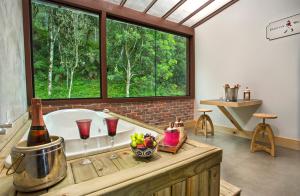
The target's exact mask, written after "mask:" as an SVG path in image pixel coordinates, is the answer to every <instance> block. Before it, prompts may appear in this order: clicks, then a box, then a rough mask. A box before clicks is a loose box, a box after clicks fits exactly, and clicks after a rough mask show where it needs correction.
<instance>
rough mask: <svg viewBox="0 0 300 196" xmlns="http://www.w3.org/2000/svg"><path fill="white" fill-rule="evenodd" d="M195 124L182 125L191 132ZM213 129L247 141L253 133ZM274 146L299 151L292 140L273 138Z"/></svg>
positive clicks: (299, 146) (295, 141)
mask: <svg viewBox="0 0 300 196" xmlns="http://www.w3.org/2000/svg"><path fill="white" fill-rule="evenodd" d="M195 124H196V120H192V121H188V122H186V123H185V124H184V125H185V128H187V129H190V130H191V131H192V130H193V128H194V126H195ZM214 127H215V132H221V133H226V134H229V135H234V136H237V137H242V138H247V139H249V140H251V139H252V134H253V131H249V130H244V131H239V130H238V129H235V128H229V127H225V126H221V125H214ZM258 141H262V139H261V138H259V139H258ZM275 145H276V146H281V147H285V148H289V149H292V150H299V151H300V140H296V139H292V138H286V137H282V136H275ZM249 149H250V144H249Z"/></svg>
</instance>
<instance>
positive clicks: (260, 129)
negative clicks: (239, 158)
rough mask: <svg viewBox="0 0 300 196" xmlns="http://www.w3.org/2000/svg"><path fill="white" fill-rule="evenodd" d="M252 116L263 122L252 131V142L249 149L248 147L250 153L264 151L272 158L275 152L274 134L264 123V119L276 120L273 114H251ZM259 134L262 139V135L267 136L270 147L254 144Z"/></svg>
mask: <svg viewBox="0 0 300 196" xmlns="http://www.w3.org/2000/svg"><path fill="white" fill-rule="evenodd" d="M253 116H254V117H257V118H261V119H262V120H263V122H262V123H259V124H258V125H257V126H256V128H255V130H254V134H253V136H252V141H251V147H250V148H251V152H256V151H265V152H267V153H269V154H270V155H272V156H273V157H274V156H275V150H276V149H275V148H276V146H275V140H274V134H273V130H272V128H271V126H270V125H269V124H267V123H266V122H265V121H266V119H275V118H277V116H276V115H274V114H264V113H255V114H253ZM260 133H262V135H263V137H264V135H267V137H268V140H269V143H270V147H269V146H266V145H262V144H258V143H256V140H257V137H258V135H259V134H260Z"/></svg>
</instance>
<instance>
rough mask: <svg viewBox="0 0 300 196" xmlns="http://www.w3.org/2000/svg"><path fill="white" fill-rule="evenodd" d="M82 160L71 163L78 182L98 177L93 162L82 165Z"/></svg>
mask: <svg viewBox="0 0 300 196" xmlns="http://www.w3.org/2000/svg"><path fill="white" fill-rule="evenodd" d="M80 162H81V160H78V161H75V162H73V163H71V167H72V172H73V175H74V180H75V183H76V184H77V183H80V182H84V181H87V180H90V179H93V178H96V177H98V175H97V172H96V170H95V167H94V166H93V164H87V165H82V164H81V163H80Z"/></svg>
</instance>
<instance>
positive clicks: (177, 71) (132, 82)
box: [106, 19, 187, 97]
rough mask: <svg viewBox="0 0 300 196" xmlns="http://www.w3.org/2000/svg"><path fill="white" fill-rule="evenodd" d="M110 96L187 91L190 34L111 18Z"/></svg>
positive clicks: (109, 32) (149, 94) (109, 42)
mask: <svg viewBox="0 0 300 196" xmlns="http://www.w3.org/2000/svg"><path fill="white" fill-rule="evenodd" d="M106 34H107V68H108V73H107V81H108V82H107V87H108V97H146V96H183V95H187V89H186V83H187V82H186V81H187V59H186V58H187V54H186V51H187V38H186V37H182V36H177V35H174V34H171V33H165V32H162V31H158V30H153V29H150V28H146V27H142V26H138V25H134V24H130V23H125V22H121V21H118V20H112V19H107V22H106Z"/></svg>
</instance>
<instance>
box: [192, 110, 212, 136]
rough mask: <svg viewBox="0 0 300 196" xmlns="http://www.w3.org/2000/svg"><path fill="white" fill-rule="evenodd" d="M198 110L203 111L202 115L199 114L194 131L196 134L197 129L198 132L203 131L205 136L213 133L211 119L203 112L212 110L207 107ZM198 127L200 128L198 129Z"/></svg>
mask: <svg viewBox="0 0 300 196" xmlns="http://www.w3.org/2000/svg"><path fill="white" fill-rule="evenodd" d="M198 111H199V112H203V114H202V115H200V116H199V118H198V120H197V123H196V125H195V128H194V133H195V135H197V133H198V131H200V133H203V134H204V135H205V137H207V135H208V134H211V135H214V125H213V123H212V120H211V119H210V117H209V116H208V115H207V114H205V113H206V112H212V110H209V109H199V110H198ZM199 127H200V130H198V129H199Z"/></svg>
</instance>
